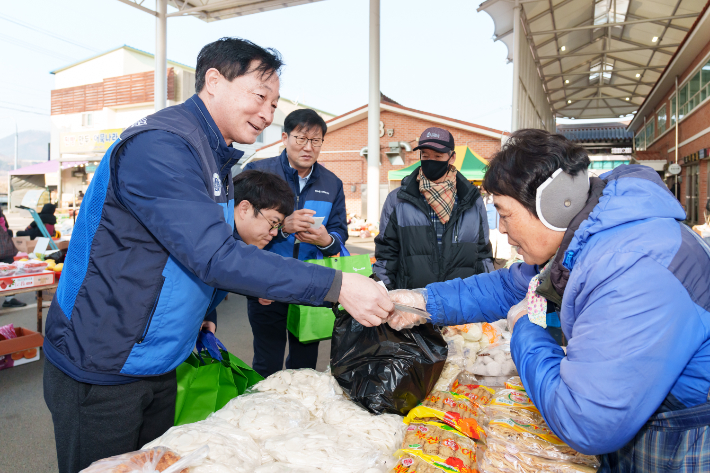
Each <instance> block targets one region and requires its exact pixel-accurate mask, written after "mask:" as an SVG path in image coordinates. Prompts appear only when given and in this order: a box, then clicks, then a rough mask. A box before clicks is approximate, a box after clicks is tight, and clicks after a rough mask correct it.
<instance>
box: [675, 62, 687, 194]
mask: <svg viewBox="0 0 710 473" xmlns="http://www.w3.org/2000/svg"><path fill="white" fill-rule="evenodd" d="M679 102H680V96H679V95H678V76H675V163H676V164H678V123H679V122H680V116H679V115H678V110H679V105H680V103H679ZM672 113H673V112H672ZM686 185H687V184H686ZM675 198H676V199H678V202H680V190H678V174H676V175H675Z"/></svg>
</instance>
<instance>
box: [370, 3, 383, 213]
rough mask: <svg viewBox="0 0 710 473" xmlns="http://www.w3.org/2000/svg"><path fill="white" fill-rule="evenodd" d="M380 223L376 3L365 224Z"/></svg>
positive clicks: (376, 6) (374, 7)
mask: <svg viewBox="0 0 710 473" xmlns="http://www.w3.org/2000/svg"><path fill="white" fill-rule="evenodd" d="M379 219H380V0H370V100H369V105H368V108H367V220H368V222H378V221H379Z"/></svg>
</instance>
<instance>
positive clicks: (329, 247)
mask: <svg viewBox="0 0 710 473" xmlns="http://www.w3.org/2000/svg"><path fill="white" fill-rule="evenodd" d="M327 130H328V127H327V125H326V124H325V121H324V120H323V118H321V117H320V116H319V115H318V114H317V113H316V112H315V111H313V110H310V109H301V110H295V111H293V112H291V113H290V114H289V115H288V116H287V117H286V120H285V121H284V131H283V134H282V141H283V145H284V147H285V149H284V151H283V152H282V153H281V155H280V156H276V157H274V158H269V159H264V160H262V161H257V162H253V163H249V164H248V165H247V166H246V167H245V170H247V169H260V170H264V171H269V172H272V173H274V174H276V175H277V176H279V177H281V178H282V179H284V180H285V181H286V182H287V183H288V184H289V186H290V187H291V190H292V191H293V193H294V194H295V199H294V204H293V208H294V209H295V210H294V212H293V213H292V214H291V215H289V216H288V217H286V219H285V220H284V224H283V227H282V228H281V230H280V231H279V234H278V236H277V237H276V238H274V239H273V240H272V241H271V243H269V244H268V245H267V246H266V248H265V249H266V250H267V251H271V252H274V253H277V254H279V255H282V256H285V257H292V258H297V259H299V260H308V259H316V258H318V257H319V256H321V255H322V256H334V255H336V254H338V253H339V252H340V246H341V244H344V243H345V240H347V238H348V231H347V217H346V212H345V194H344V193H343V182H342V181H341V180H340V179H339V178H338V177H337V176H336V175H335V174H333V173H332V172H330V171H329V170H327V169H326V168H324V167H323V166H322V165H320V164H318V155H319V154H320V150H321V147H322V146H323V138H324V137H325V133H326V131H327ZM314 217H323V223H322V224H321V225H320V226H319V227H318V228H312V227H311V225H313V224H314V223H315V219H314ZM288 306H289V305H288V304H286V303H282V302H272V301H270V300H266V299H257V298H249V301H248V309H249V322H250V323H251V328H252V332H253V333H254V362H253V366H254V369H255V370H256V371H257V372H258V373H259V374H261V375H262V376H264V377H267V376H269V375H270V374H272V373H275V372H276V371H279V370H281V369H282V367H283V359H284V351H285V349H286V341H287V340H288V353H289V355H288V358H287V359H286V368H290V369H298V368H315V367H316V361H317V360H318V343H317V342H315V343H308V344H304V343H301V342H299V341H298V339H297V338H296V337H295V336H294V335H293V334H291V333H290V332H288V330H287V329H286V316H287V314H288Z"/></svg>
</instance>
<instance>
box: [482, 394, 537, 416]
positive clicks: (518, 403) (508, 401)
mask: <svg viewBox="0 0 710 473" xmlns="http://www.w3.org/2000/svg"><path fill="white" fill-rule="evenodd" d="M488 405H489V406H493V407H496V406H500V407H514V408H518V409H527V410H529V411H534V412H538V410H537V407H535V405H534V404H533V403H532V401H531V400H530V397H529V396H528V395H527V394H526V393H525V391H519V390H517V389H508V390H504V391H500V392H498V393H497V395H496V396H495V397H494V398H493V399H491V402H489V403H488Z"/></svg>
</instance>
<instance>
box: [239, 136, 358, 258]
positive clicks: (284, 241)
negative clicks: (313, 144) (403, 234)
mask: <svg viewBox="0 0 710 473" xmlns="http://www.w3.org/2000/svg"><path fill="white" fill-rule="evenodd" d="M249 169H258V170H260V171H268V172H271V173H273V174H276V175H277V176H279V177H280V178H281V179H283V180H285V181H286V182H288V185H289V186H290V187H291V190H292V191H293V194H294V195H295V196H296V202H295V203H294V208H293V209H294V211H295V210H301V209H311V210H315V211H316V214H315V215H314V216H315V217H325V218H324V219H323V225H325V228H326V229H327V230H328V233H330V235H331V236H332V237H333V238H334V240H335V241H334V243H333V245H331V246H330V247H328V248H327V249H325V250H320V249H319V248H318V247H317V246H315V245H311V244H309V243H300V244H299V245H298V246H299V249H298V254H297V255H295V254H294V246H295V242H296V237H295V235H289V236H288V238H284V236H283V235H282V234H281V232H279V234H278V236H276V238H274V239H273V240H271V243H269V244H268V245H267V246H266V248H264V249H265V250H266V251H271V252H273V253H276V254H278V255H281V256H286V257H298V259H300V260H307V259H317V258H318V257H320V256H321V255H322V256H333V255H336V254H338V253H339V252H340V246H341V245H344V244H345V241H346V240H347V239H348V228H347V224H348V219H347V215H346V212H345V193H344V192H343V181H341V180H340V178H338V176H336V175H335V174H333V173H332V172H330V171H329V170H327V169H326V168H325V167H323V166H322V165H321V164H318V163H315V164H314V165H313V171H312V173H311V177H310V178H308V182H306V185H305V186H303V190H302V191H301V190H300V185H299V183H298V171H296V170H295V169H293V168H292V167H291V166H290V165H289V163H288V157H287V156H286V150H284V151H283V152H282V153H281V155H280V156H276V157H273V158H268V159H263V160H261V161H254V162H251V163H249V164H247V165H246V166H245V167H244V170H245V171H247V170H249Z"/></svg>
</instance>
